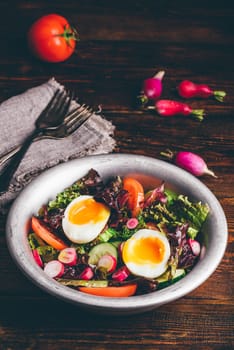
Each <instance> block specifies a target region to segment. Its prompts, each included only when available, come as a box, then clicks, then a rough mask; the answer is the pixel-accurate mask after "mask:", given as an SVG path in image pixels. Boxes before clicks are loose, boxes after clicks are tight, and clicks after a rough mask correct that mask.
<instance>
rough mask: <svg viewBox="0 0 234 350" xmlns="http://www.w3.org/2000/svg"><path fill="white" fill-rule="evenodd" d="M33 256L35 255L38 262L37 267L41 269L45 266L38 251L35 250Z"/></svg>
mask: <svg viewBox="0 0 234 350" xmlns="http://www.w3.org/2000/svg"><path fill="white" fill-rule="evenodd" d="M32 254H33V257H34V260H35V261H36V263H37V265H38V266H40V267H43V266H44V264H43V261H42V260H41V257H40V254H39V253H38V250H37V249H33V251H32Z"/></svg>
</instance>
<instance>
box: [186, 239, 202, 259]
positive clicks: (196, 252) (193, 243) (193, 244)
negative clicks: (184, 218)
mask: <svg viewBox="0 0 234 350" xmlns="http://www.w3.org/2000/svg"><path fill="white" fill-rule="evenodd" d="M188 243H189V245H190V248H191V249H192V252H193V254H194V255H195V256H198V255H199V254H200V252H201V246H200V243H199V242H198V241H196V240H195V239H192V238H189V240H188Z"/></svg>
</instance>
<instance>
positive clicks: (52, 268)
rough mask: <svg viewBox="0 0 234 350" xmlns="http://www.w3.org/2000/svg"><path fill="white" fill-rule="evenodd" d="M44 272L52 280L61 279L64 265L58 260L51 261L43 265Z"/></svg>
mask: <svg viewBox="0 0 234 350" xmlns="http://www.w3.org/2000/svg"><path fill="white" fill-rule="evenodd" d="M44 271H45V273H46V274H47V275H48V276H50V277H52V278H57V277H61V276H62V275H63V274H64V265H63V264H62V263H61V262H60V261H58V260H51V261H49V262H48V263H47V264H46V265H45V267H44Z"/></svg>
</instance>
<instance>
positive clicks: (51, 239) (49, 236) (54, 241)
mask: <svg viewBox="0 0 234 350" xmlns="http://www.w3.org/2000/svg"><path fill="white" fill-rule="evenodd" d="M32 229H33V231H34V232H35V234H36V235H37V236H39V237H40V238H41V239H42V240H43V241H45V242H46V243H47V244H49V245H51V246H52V247H53V248H55V249H57V250H62V249H64V248H67V245H66V244H65V243H64V242H63V241H62V240H61V239H60V238H59V237H57V236H56V235H55V234H54V233H53V232H51V231H50V229H49V228H48V227H46V226H45V224H43V223H42V222H41V220H39V219H38V218H36V217H35V216H33V217H32Z"/></svg>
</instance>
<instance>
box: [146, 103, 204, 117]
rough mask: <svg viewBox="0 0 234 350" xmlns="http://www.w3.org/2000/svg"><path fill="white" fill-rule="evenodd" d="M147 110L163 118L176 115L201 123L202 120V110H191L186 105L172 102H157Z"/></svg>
mask: <svg viewBox="0 0 234 350" xmlns="http://www.w3.org/2000/svg"><path fill="white" fill-rule="evenodd" d="M148 109H155V110H156V111H157V113H158V114H159V115H161V116H163V117H173V116H176V115H183V116H185V117H186V116H190V115H191V116H194V117H195V118H197V119H198V120H200V121H202V120H203V118H204V110H203V109H192V108H191V107H190V106H189V105H187V104H186V103H182V102H178V101H174V100H159V101H156V102H155V106H149V107H148Z"/></svg>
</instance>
